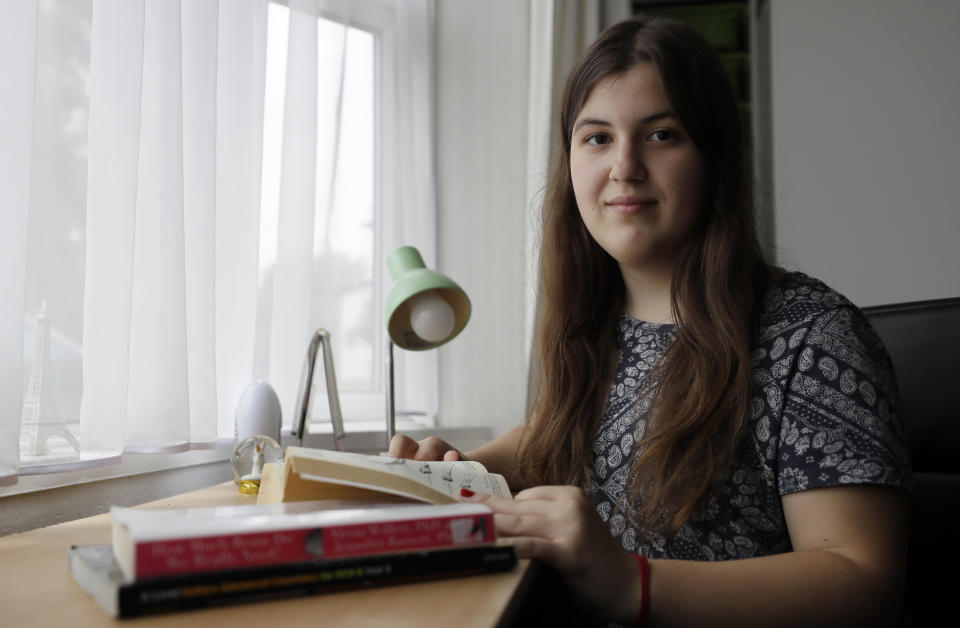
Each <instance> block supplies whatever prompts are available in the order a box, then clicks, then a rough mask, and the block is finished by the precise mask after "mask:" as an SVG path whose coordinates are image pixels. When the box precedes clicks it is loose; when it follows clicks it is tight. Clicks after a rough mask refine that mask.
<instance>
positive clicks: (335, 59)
mask: <svg viewBox="0 0 960 628" xmlns="http://www.w3.org/2000/svg"><path fill="white" fill-rule="evenodd" d="M98 11H99V12H100V13H97V12H98ZM11 16H12V17H11V20H12V22H11V23H15V24H16V25H17V26H16V27H14V26H11V27H10V28H18V29H20V30H22V31H23V32H26V33H28V34H35V40H31V38H30V37H24V38H23V41H20V39H17V41H16V42H13V43H8V44H7V46H8V48H10V50H7V49H6V48H5V49H4V50H5V51H7V52H11V54H10V55H8V58H14V57H15V56H16V57H17V58H29V57H30V55H34V56H35V67H33V66H30V65H29V64H23V63H19V64H15V63H12V62H11V63H6V64H4V65H2V68H3V69H4V72H5V73H6V72H11V73H13V72H18V73H20V74H17V75H15V76H12V77H11V79H23V80H20V81H13V84H16V85H24V86H29V88H24V90H22V91H23V93H17V94H16V95H15V98H14V99H12V100H15V102H17V103H23V105H24V106H23V108H22V111H24V112H27V113H29V115H25V116H24V117H23V118H22V121H23V122H26V123H28V124H29V125H30V128H31V129H32V131H31V133H30V134H29V136H27V135H24V141H23V142H22V143H20V144H17V145H16V146H13V147H8V149H7V150H8V151H9V152H10V154H13V155H15V156H16V157H17V158H20V159H27V160H29V164H30V167H29V169H24V172H26V174H25V175H23V176H22V177H21V178H23V179H25V180H27V185H26V187H25V188H24V189H27V190H28V194H25V195H24V196H26V197H28V198H27V202H26V204H25V206H24V207H23V208H22V209H21V208H20V207H19V206H18V207H17V209H16V210H11V211H16V212H18V214H17V215H21V216H24V217H25V220H23V224H24V232H23V233H22V234H21V235H18V236H17V237H19V238H21V239H22V240H23V241H25V242H26V247H25V258H24V259H22V260H17V259H12V258H11V259H9V260H8V259H4V262H5V264H6V266H7V268H14V269H16V268H25V269H26V270H25V273H23V274H21V275H19V277H20V279H19V280H20V281H23V285H24V290H23V293H24V298H23V302H22V308H21V310H20V311H22V312H23V315H22V318H21V317H18V316H14V317H13V318H11V319H10V320H7V319H6V318H5V319H4V320H3V322H4V323H5V327H4V329H5V330H6V331H5V332H4V333H6V334H10V338H14V337H16V336H17V334H21V330H22V334H21V336H22V338H23V356H22V362H21V363H20V364H19V365H17V368H7V367H8V366H10V365H4V369H3V370H2V371H0V379H4V378H6V379H4V382H7V379H10V381H11V382H13V381H16V380H22V390H23V396H22V398H21V399H19V400H17V406H19V408H20V412H18V413H17V415H18V416H13V415H12V414H11V413H10V412H9V409H10V408H11V407H14V406H13V401H11V399H8V398H7V397H3V399H0V401H2V402H3V404H4V408H2V409H0V410H2V412H0V417H2V418H0V437H6V436H9V437H13V434H14V432H17V433H19V436H20V448H19V451H20V454H19V465H18V464H17V463H16V459H14V460H13V462H12V463H11V460H10V459H9V452H8V451H6V452H5V451H0V475H3V471H4V469H8V468H14V469H15V468H17V467H18V466H19V467H28V466H30V465H41V464H47V463H57V462H71V461H74V462H75V461H77V460H80V459H83V458H85V457H86V458H91V457H92V458H96V457H98V456H102V455H105V454H109V453H110V452H113V454H117V453H119V452H120V451H154V450H155V451H176V450H180V449H183V448H185V447H187V448H188V447H190V446H191V445H193V446H196V444H198V443H204V442H207V443H209V442H211V441H212V440H216V439H217V438H221V439H224V438H231V437H232V435H233V427H232V415H233V410H234V408H235V405H236V400H237V398H238V396H239V392H241V391H242V390H243V388H244V387H245V386H246V385H247V384H248V383H249V382H250V381H252V380H255V379H267V380H268V381H270V382H271V383H272V384H273V385H274V387H275V388H276V389H277V390H278V393H279V394H280V396H281V401H282V404H283V408H284V422H285V423H286V424H287V425H289V424H290V417H291V416H292V414H293V412H292V406H293V403H294V399H295V394H296V388H297V383H298V382H299V376H300V369H301V366H302V360H303V357H304V354H305V352H306V348H307V343H308V341H309V337H310V333H311V332H312V330H313V329H314V328H316V327H318V326H322V327H325V328H327V329H329V330H330V331H331V332H332V334H333V343H334V352H335V357H336V367H337V376H338V383H339V388H340V394H341V403H342V406H343V409H344V413H345V419H346V420H347V421H348V422H349V421H351V420H354V421H360V422H362V421H363V420H365V419H366V420H375V421H376V425H377V427H380V426H381V425H382V416H383V388H384V381H383V374H382V369H381V365H382V364H383V355H384V345H385V342H386V338H385V331H384V329H383V321H382V316H383V315H382V307H383V300H384V297H385V294H386V291H387V289H388V287H389V286H388V284H389V278H388V277H386V276H385V275H386V269H385V265H384V259H385V257H386V255H387V254H388V253H389V252H390V251H391V250H393V248H396V247H397V246H400V245H402V244H414V245H417V246H419V247H420V248H421V251H422V252H423V253H424V255H425V257H426V258H427V259H428V262H429V261H430V260H431V258H432V256H433V254H434V247H435V245H434V235H433V234H434V229H435V226H434V223H435V218H434V211H435V208H434V201H433V198H434V192H433V180H432V172H433V168H432V136H431V128H432V124H431V122H430V116H431V112H430V109H429V107H426V108H424V107H423V106H422V103H429V102H430V100H431V85H432V61H431V58H430V55H431V43H430V41H431V40H430V38H431V32H432V27H431V26H430V20H431V19H432V2H430V1H429V0H358V1H353V2H351V1H348V0H311V1H309V2H306V1H301V0H287V1H279V0H274V1H270V2H268V3H265V4H264V3H257V2H247V3H232V2H219V3H217V2H208V3H193V2H190V3H187V2H184V3H166V2H162V3H154V2H147V3H144V4H143V5H140V4H139V3H122V2H121V3H93V2H92V0H44V1H38V2H36V4H35V5H30V6H26V7H25V8H23V9H22V10H18V11H16V12H14V13H12V14H11ZM8 39H9V38H8ZM17 46H19V48H15V47H17ZM120 51H123V52H122V54H121V53H120ZM14 53H15V54H14ZM29 91H32V93H28V92H29ZM261 99H262V100H261ZM5 102H6V101H5ZM11 128H13V123H11ZM0 131H4V129H0ZM4 136H5V137H6V135H4ZM11 146H12V145H11ZM15 151H19V152H15ZM27 170H28V172H27ZM14 175H16V173H14V172H13V171H8V172H6V173H2V175H0V176H9V177H13V176H14ZM0 183H4V184H6V183H11V182H8V181H6V180H4V181H0ZM12 183H19V181H12ZM252 190H256V192H257V193H256V194H249V193H248V192H249V191H252ZM258 198H259V200H258ZM387 199H389V202H388V201H387ZM11 215H13V214H11ZM248 223H249V225H250V227H249V228H247V224H248ZM9 224H11V225H14V224H16V223H14V222H10V223H9ZM11 228H12V227H11ZM224 249H227V251H226V252H224ZM0 255H6V256H14V253H12V252H3V253H0ZM18 261H19V265H18V264H17V263H16V262H18ZM247 269H249V270H250V273H249V279H248V277H247ZM5 272H6V271H5ZM16 272H20V271H16ZM9 273H10V274H11V277H12V278H13V279H14V280H18V279H17V277H14V276H13V275H14V271H9ZM198 277H200V279H198ZM0 279H3V280H4V281H6V276H4V277H0ZM224 294H226V297H225V296H224ZM104 295H107V297H109V298H108V299H106V300H104V299H103V298H102V297H104ZM118 304H119V309H120V310H122V311H121V312H119V313H118V312H117V309H118ZM14 309H16V308H14ZM198 320H199V321H200V322H199V324H198V323H197V321H198ZM21 322H22V325H21ZM7 323H10V324H7ZM118 323H119V324H118ZM214 345H216V346H214ZM105 348H106V349H105ZM6 359H7V360H9V359H10V358H9V357H8V358H6ZM404 361H408V362H409V363H408V364H404V363H403V362H404ZM398 362H401V364H399V368H398V371H399V373H398V375H399V376H400V377H399V378H398V409H399V412H398V414H400V415H401V416H403V415H408V416H411V417H415V419H414V420H415V421H420V422H421V423H423V422H427V423H429V422H430V420H431V418H432V413H433V412H435V405H436V401H435V398H436V381H435V380H436V362H435V357H433V356H409V357H405V356H400V357H399V359H398ZM404 370H407V371H409V372H415V373H416V374H417V376H416V377H409V378H404V376H403V371H404ZM4 385H6V384H4ZM323 388H324V387H323V386H322V385H317V386H315V387H314V389H315V390H317V391H318V395H319V397H318V398H315V399H314V400H313V407H314V408H316V412H315V413H314V415H315V417H316V418H320V419H322V418H323V416H324V412H325V408H326V407H327V404H326V401H325V400H324V399H323V398H322V396H323V394H324V392H325V391H324V390H323ZM108 397H109V399H107V398H108ZM105 399H106V400H107V401H106V402H104V400H105ZM110 408H114V409H117V411H116V412H114V411H108V410H109V409H110ZM116 415H123V416H116ZM416 417H419V418H416ZM20 419H23V421H22V423H23V425H22V426H21V425H20V423H21V420H20ZM360 424H361V423H355V424H354V427H353V428H351V427H350V425H349V423H348V431H349V430H350V429H356V428H357V426H358V425H360ZM158 426H159V427H158ZM8 442H9V441H8ZM81 445H82V447H81Z"/></svg>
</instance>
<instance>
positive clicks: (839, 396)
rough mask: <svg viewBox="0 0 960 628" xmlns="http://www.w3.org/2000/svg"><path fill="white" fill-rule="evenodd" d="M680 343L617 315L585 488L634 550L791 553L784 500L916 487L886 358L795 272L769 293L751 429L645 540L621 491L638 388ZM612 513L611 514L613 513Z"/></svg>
mask: <svg viewBox="0 0 960 628" xmlns="http://www.w3.org/2000/svg"><path fill="white" fill-rule="evenodd" d="M675 335H676V330H675V329H674V326H673V325H655V324H651V323H647V322H643V321H639V320H636V319H633V318H631V317H629V316H627V315H626V314H623V315H621V317H620V321H619V323H618V348H619V366H618V371H617V376H616V379H615V381H614V383H613V385H612V386H611V389H610V393H609V395H608V397H607V401H606V406H605V409H604V413H603V417H602V419H601V424H600V427H599V430H598V432H597V435H596V439H595V442H594V449H593V473H592V476H591V477H590V478H589V479H588V480H587V482H586V486H585V487H584V488H585V490H586V492H587V493H588V495H589V496H590V497H591V498H592V499H593V502H594V504H595V506H596V508H597V511H598V512H599V513H600V516H601V517H602V518H603V519H604V521H606V522H607V524H608V525H609V527H610V533H611V534H612V535H613V536H614V537H615V538H617V539H618V540H619V541H620V543H621V544H622V545H623V547H624V548H625V549H627V550H629V551H631V552H635V553H642V554H644V555H646V556H648V557H650V558H678V559H690V560H727V559H733V558H749V557H753V556H764V555H768V554H775V553H781V552H786V551H790V549H791V545H790V538H789V535H788V533H787V526H786V522H785V520H784V516H783V509H782V507H781V503H780V498H781V496H782V495H786V494H789V493H793V492H796V491H803V490H808V489H813V488H818V487H827V486H839V485H843V484H880V485H887V486H892V487H898V488H902V489H905V490H911V489H912V480H911V473H910V464H909V456H908V452H907V447H906V438H905V431H904V426H903V422H902V421H901V417H900V402H899V398H898V395H897V388H896V382H895V381H894V377H893V371H892V367H891V364H890V359H889V357H888V356H887V353H886V350H885V349H884V347H883V344H882V343H881V342H880V339H879V338H878V337H877V335H876V334H875V333H874V331H873V329H872V328H871V327H870V325H869V323H868V322H867V319H866V318H865V317H864V315H863V314H862V313H861V312H860V310H858V309H857V308H856V306H854V305H853V304H852V303H850V302H849V301H848V300H847V299H846V298H844V297H843V296H842V295H840V294H838V293H837V292H835V291H833V290H831V289H830V288H828V287H827V286H826V285H824V284H823V283H821V282H819V281H817V280H815V279H812V278H810V277H808V276H806V275H804V274H802V273H787V274H784V275H782V276H781V277H780V278H779V279H777V280H776V281H775V282H774V283H773V285H772V286H771V288H770V289H769V290H768V292H767V294H766V295H765V298H764V301H763V305H762V307H761V317H760V325H759V327H758V329H757V332H756V335H755V341H754V348H753V353H752V356H751V358H752V362H751V369H752V380H753V392H752V399H751V405H750V416H749V420H748V424H747V429H746V430H745V433H744V434H743V436H742V438H741V440H740V442H739V445H738V446H737V448H736V453H735V459H734V461H733V465H732V467H731V469H730V472H729V474H728V475H727V477H726V478H724V479H723V480H722V482H720V483H719V484H718V485H717V487H716V489H715V490H714V491H713V492H712V493H711V494H710V496H709V498H708V499H706V500H705V501H704V503H703V504H702V505H701V507H700V508H699V510H698V511H697V512H696V514H695V515H694V516H693V517H692V518H691V519H690V520H688V521H687V522H686V523H685V524H684V525H683V526H682V527H681V529H680V530H679V531H678V532H677V533H676V534H674V535H672V536H670V537H666V536H664V535H661V534H657V533H644V532H643V531H641V530H640V529H638V527H637V526H636V525H635V523H634V522H633V521H632V520H631V518H630V512H631V510H632V509H631V507H630V505H629V504H626V495H625V487H626V483H627V474H628V472H629V469H630V463H631V461H632V456H633V455H635V454H636V452H635V451H634V447H633V445H634V443H635V442H638V441H639V440H640V439H641V438H642V436H643V432H644V429H645V426H646V417H647V413H648V411H649V409H650V399H649V395H645V397H644V398H641V399H638V391H639V387H640V385H641V384H642V382H643V380H644V377H646V376H647V375H648V374H649V373H650V371H651V369H652V367H653V365H654V364H655V363H656V361H657V360H658V359H659V358H660V356H661V355H663V352H664V351H665V350H666V348H667V347H668V346H669V345H670V343H671V342H672V341H673V339H674V338H675ZM618 504H619V505H620V508H617V507H616V506H617V505H618Z"/></svg>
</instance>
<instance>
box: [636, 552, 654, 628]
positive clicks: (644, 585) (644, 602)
mask: <svg viewBox="0 0 960 628" xmlns="http://www.w3.org/2000/svg"><path fill="white" fill-rule="evenodd" d="M635 556H636V557H637V564H638V565H640V617H638V618H637V628H643V624H645V623H646V621H647V615H649V614H650V563H648V562H647V557H646V556H644V555H643V554H635Z"/></svg>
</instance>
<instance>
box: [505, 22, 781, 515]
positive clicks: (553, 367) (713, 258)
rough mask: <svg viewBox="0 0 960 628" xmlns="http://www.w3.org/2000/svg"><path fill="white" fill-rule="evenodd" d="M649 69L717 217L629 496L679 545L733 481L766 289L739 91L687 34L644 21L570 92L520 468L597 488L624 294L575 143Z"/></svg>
mask: <svg viewBox="0 0 960 628" xmlns="http://www.w3.org/2000/svg"><path fill="white" fill-rule="evenodd" d="M643 62H649V63H652V64H653V65H654V66H655V67H656V68H657V70H658V71H659V74H660V77H661V80H662V81H663V85H664V88H665V90H666V93H667V96H668V98H669V100H670V103H671V105H672V106H673V107H674V110H675V111H676V113H677V115H678V117H679V118H680V121H681V123H682V124H683V125H684V127H685V128H686V131H687V133H688V134H689V135H690V137H691V138H692V139H693V141H694V143H695V144H696V146H697V148H698V149H699V150H700V152H701V153H702V154H703V156H704V158H705V161H706V163H707V170H708V172H709V177H708V182H707V186H708V187H707V194H706V201H705V207H703V209H702V212H701V215H700V216H699V218H698V221H697V224H696V226H695V227H694V230H693V232H692V234H691V235H690V236H689V238H688V241H687V242H686V243H685V244H684V246H683V247H682V249H681V252H680V254H679V258H678V260H677V263H676V266H675V268H674V272H673V277H672V284H671V299H672V310H673V317H674V322H675V323H676V339H675V340H674V342H673V343H672V344H671V346H670V347H669V349H668V350H667V351H666V353H665V354H664V356H663V357H662V358H661V359H660V361H659V362H658V364H657V365H655V367H654V371H653V372H651V373H650V374H649V375H648V376H647V378H646V380H645V386H644V387H643V390H642V391H641V393H640V394H641V398H642V397H643V395H653V403H652V404H651V411H650V413H649V415H648V418H647V426H646V429H645V431H644V436H643V438H642V440H641V441H640V442H639V443H637V444H636V445H635V448H636V450H635V453H636V452H638V455H635V456H634V461H633V466H632V469H631V474H630V478H631V479H630V481H629V483H628V491H629V495H630V501H631V502H632V503H633V504H634V505H636V510H634V511H633V512H632V513H631V514H632V515H633V517H634V520H635V521H636V522H637V523H638V524H639V525H641V526H642V527H643V528H646V529H651V528H655V529H670V530H676V529H677V528H678V527H679V526H680V525H682V523H683V522H684V521H685V520H686V519H687V518H688V517H689V516H690V515H691V514H693V512H694V511H695V509H696V507H697V505H698V504H699V503H700V501H701V500H702V499H703V498H704V496H705V495H706V494H707V493H708V491H709V490H710V488H711V486H712V485H713V484H714V483H715V482H716V481H717V480H718V479H719V478H720V477H721V476H722V475H723V473H724V472H725V471H726V469H727V468H728V465H729V462H730V459H731V457H732V456H733V452H734V448H735V446H736V442H737V439H738V437H739V436H740V434H741V432H742V429H743V427H744V424H745V422H746V417H747V412H748V407H749V402H750V394H749V387H750V381H749V363H750V359H749V354H750V347H751V340H752V330H753V328H754V324H755V320H756V317H757V310H758V307H759V300H760V298H761V297H762V292H763V290H764V288H765V285H766V280H767V275H768V267H767V265H766V263H765V262H764V259H763V255H762V252H761V250H760V246H759V244H758V241H757V237H756V229H755V225H754V221H753V197H752V186H751V169H750V164H749V159H748V150H747V146H746V139H745V137H744V135H743V134H742V131H741V128H742V125H741V120H740V112H739V109H738V107H737V104H736V100H735V98H734V94H733V91H732V88H731V86H730V83H729V80H728V79H727V77H726V74H725V71H724V69H723V67H722V65H721V63H720V60H719V58H718V57H717V55H716V53H715V52H714V51H713V50H712V49H711V48H710V46H709V44H707V42H706V41H704V40H703V38H702V37H701V36H700V35H699V34H698V33H696V32H695V31H694V30H692V29H691V28H689V27H687V26H685V25H683V24H680V23H678V22H673V21H669V20H659V19H645V18H637V19H633V20H628V21H626V22H621V23H619V24H617V25H615V26H613V27H611V28H609V29H607V30H606V31H605V32H604V33H602V34H601V35H600V37H599V38H598V39H597V40H596V41H595V42H594V43H593V45H592V46H591V47H590V48H589V50H587V52H586V54H585V55H584V56H583V58H582V59H581V60H580V62H579V64H578V65H577V66H576V67H575V68H574V69H573V70H572V72H571V74H570V75H569V77H568V79H567V83H566V86H565V89H564V93H563V100H562V104H561V109H560V133H561V137H560V144H561V146H562V147H563V149H562V151H559V154H558V156H557V160H556V163H555V164H554V167H553V171H552V175H551V179H550V183H549V185H548V189H547V194H546V198H545V202H544V207H543V216H542V221H543V224H542V239H541V248H540V268H539V272H540V284H539V294H538V313H537V324H536V331H535V337H534V351H535V364H536V365H537V367H536V371H535V373H534V388H533V397H532V402H531V411H530V416H529V418H528V426H527V429H526V431H525V435H524V439H523V442H522V444H521V450H520V460H521V461H522V463H521V465H522V466H521V473H522V474H523V477H524V480H525V483H527V484H533V483H551V484H557V483H562V484H580V483H582V482H584V480H585V479H586V478H587V477H588V476H589V474H590V473H591V469H590V462H591V452H592V450H593V442H594V438H595V437H596V430H597V429H598V426H599V420H600V415H601V413H602V411H603V406H604V402H605V400H606V397H607V394H608V391H609V388H610V385H611V383H612V381H613V378H614V376H615V374H616V367H617V350H616V337H617V332H616V325H617V320H618V317H619V314H620V312H621V311H622V310H623V307H624V302H625V287H624V283H623V278H622V276H621V274H620V269H619V266H618V265H617V262H616V261H615V260H614V259H613V258H612V257H611V256H610V255H609V254H607V252H606V251H604V250H603V249H602V248H601V247H600V246H599V245H598V244H597V243H596V242H595V241H594V240H593V238H592V237H591V236H590V234H589V232H588V231H587V229H586V227H585V226H584V224H583V221H582V220H581V218H580V214H579V212H578V210H577V205H576V200H575V198H574V192H573V185H572V182H571V177H570V142H571V135H572V128H573V124H574V122H575V121H576V117H577V115H578V114H579V112H580V110H581V109H582V107H583V105H584V103H585V102H586V100H587V98H588V97H589V95H590V92H591V91H592V90H593V88H594V87H595V86H596V85H597V84H598V83H599V82H600V81H602V80H603V79H605V78H607V77H610V76H613V75H617V74H622V73H623V72H626V71H627V70H629V69H630V68H631V67H633V66H634V65H636V64H638V63H643ZM651 382H656V384H655V385H653V384H651Z"/></svg>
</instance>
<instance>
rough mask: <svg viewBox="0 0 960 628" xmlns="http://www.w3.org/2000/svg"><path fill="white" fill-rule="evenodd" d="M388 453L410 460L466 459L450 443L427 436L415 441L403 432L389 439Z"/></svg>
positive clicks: (394, 456)
mask: <svg viewBox="0 0 960 628" xmlns="http://www.w3.org/2000/svg"><path fill="white" fill-rule="evenodd" d="M388 455H390V456H392V457H393V458H410V459H412V460H447V461H451V462H452V461H456V460H466V459H467V457H466V456H464V455H463V454H462V453H461V452H460V450H458V449H456V448H455V447H454V446H453V445H451V444H450V443H448V442H446V441H444V440H441V439H439V438H437V437H436V436H428V437H427V438H424V439H423V440H421V441H415V440H413V439H412V438H410V437H409V436H406V435H405V434H397V435H396V436H394V437H393V439H392V440H391V441H390V451H389V452H388Z"/></svg>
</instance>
